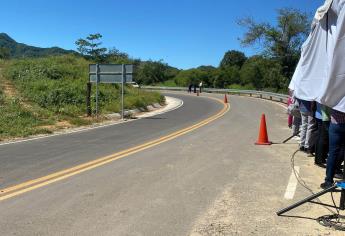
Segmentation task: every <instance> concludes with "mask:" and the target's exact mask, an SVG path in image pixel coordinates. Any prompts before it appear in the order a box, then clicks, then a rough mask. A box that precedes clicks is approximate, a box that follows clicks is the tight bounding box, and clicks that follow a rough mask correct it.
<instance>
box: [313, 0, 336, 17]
mask: <svg viewBox="0 0 345 236" xmlns="http://www.w3.org/2000/svg"><path fill="white" fill-rule="evenodd" d="M332 3H333V0H326V1H325V3H324V4H323V5H322V6H321V7H319V8H318V9H317V11H316V13H315V16H314V19H315V20H316V21H320V20H321V19H322V18H323V17H324V16H325V15H326V14H327V12H328V10H329V9H330V8H331V5H332Z"/></svg>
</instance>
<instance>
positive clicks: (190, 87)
mask: <svg viewBox="0 0 345 236" xmlns="http://www.w3.org/2000/svg"><path fill="white" fill-rule="evenodd" d="M192 87H193V85H192V84H189V86H188V93H192Z"/></svg>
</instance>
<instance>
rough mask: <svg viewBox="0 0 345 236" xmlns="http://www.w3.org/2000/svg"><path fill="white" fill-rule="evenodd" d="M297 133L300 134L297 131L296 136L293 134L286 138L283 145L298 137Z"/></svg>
mask: <svg viewBox="0 0 345 236" xmlns="http://www.w3.org/2000/svg"><path fill="white" fill-rule="evenodd" d="M299 133H300V131H298V133H297V134H293V135H292V136H290V137H288V138H287V139H285V140H284V141H283V143H287V142H288V141H290V140H291V139H292V138H293V137H296V136H297V135H299Z"/></svg>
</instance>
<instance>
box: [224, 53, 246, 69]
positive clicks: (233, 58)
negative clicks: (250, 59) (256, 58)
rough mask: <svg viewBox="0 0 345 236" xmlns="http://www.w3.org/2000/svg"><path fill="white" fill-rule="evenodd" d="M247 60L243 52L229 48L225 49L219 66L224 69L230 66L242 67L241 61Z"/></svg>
mask: <svg viewBox="0 0 345 236" xmlns="http://www.w3.org/2000/svg"><path fill="white" fill-rule="evenodd" d="M246 60H247V57H246V55H244V53H243V52H240V51H236V50H231V51H227V52H226V53H225V55H224V57H223V59H222V61H221V62H220V67H221V68H222V69H225V68H227V67H231V66H238V67H240V68H241V67H242V65H243V63H244V62H245V61H246Z"/></svg>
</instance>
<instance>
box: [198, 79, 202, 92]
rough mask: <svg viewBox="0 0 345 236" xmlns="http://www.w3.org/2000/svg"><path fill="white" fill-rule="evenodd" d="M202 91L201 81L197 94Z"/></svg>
mask: <svg viewBox="0 0 345 236" xmlns="http://www.w3.org/2000/svg"><path fill="white" fill-rule="evenodd" d="M201 90H202V81H201V82H200V83H199V92H200V93H201Z"/></svg>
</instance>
